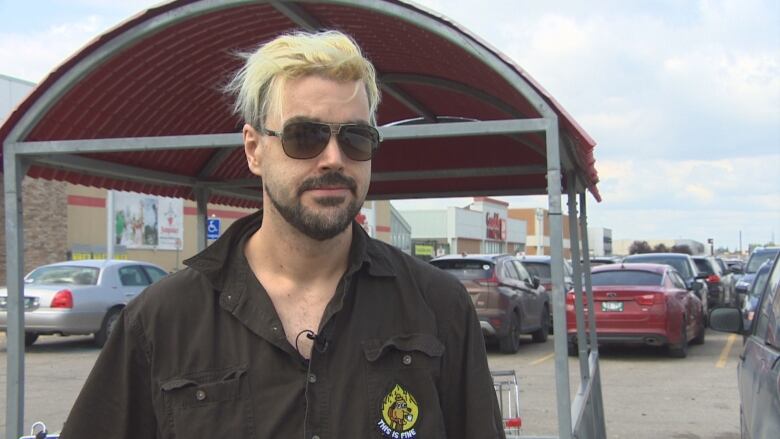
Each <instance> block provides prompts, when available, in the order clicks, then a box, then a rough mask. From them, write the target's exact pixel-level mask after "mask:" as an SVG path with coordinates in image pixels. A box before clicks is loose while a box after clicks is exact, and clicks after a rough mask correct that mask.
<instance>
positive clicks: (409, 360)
mask: <svg viewBox="0 0 780 439" xmlns="http://www.w3.org/2000/svg"><path fill="white" fill-rule="evenodd" d="M401 361H402V362H403V363H404V364H405V365H407V366H408V365H410V364H412V356H411V355H409V354H406V355H404V358H403V359H402V360H401Z"/></svg>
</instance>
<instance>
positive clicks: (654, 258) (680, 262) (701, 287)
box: [623, 253, 710, 323]
mask: <svg viewBox="0 0 780 439" xmlns="http://www.w3.org/2000/svg"><path fill="white" fill-rule="evenodd" d="M623 262H631V263H636V262H645V263H651V264H667V265H671V266H672V267H674V269H675V270H677V273H678V274H679V275H680V276H682V278H683V280H684V281H685V287H686V288H687V289H690V290H693V292H694V294H696V296H698V297H699V300H701V303H702V306H704V316H705V318H704V320H705V323H706V320H707V315H709V309H710V305H709V301H708V297H707V294H706V292H707V285H706V284H705V283H704V278H706V277H707V275H704V274H701V273H699V270H698V269H697V268H696V264H695V263H694V262H693V258H692V257H691V256H690V255H688V254H685V253H641V254H635V255H629V256H626V257H625V258H623Z"/></svg>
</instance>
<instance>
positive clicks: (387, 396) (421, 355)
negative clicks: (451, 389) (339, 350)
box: [362, 334, 445, 439]
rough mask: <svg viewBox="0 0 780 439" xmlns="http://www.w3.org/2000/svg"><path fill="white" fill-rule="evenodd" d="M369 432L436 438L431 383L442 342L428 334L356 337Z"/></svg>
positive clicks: (439, 419)
mask: <svg viewBox="0 0 780 439" xmlns="http://www.w3.org/2000/svg"><path fill="white" fill-rule="evenodd" d="M362 347H363V353H364V354H365V359H366V362H365V367H366V384H367V386H366V387H367V398H368V414H369V425H371V426H372V427H371V433H370V437H372V438H381V437H386V438H397V439H413V438H417V437H419V438H420V439H434V438H435V439H440V438H444V437H445V433H444V431H445V430H444V419H443V416H442V412H441V405H440V403H439V392H438V388H437V385H436V383H437V382H438V379H439V373H440V369H441V357H442V355H443V354H444V345H443V344H442V343H441V341H439V339H438V338H436V337H435V336H434V335H432V334H401V335H396V336H392V337H390V338H387V339H367V340H364V341H363V342H362Z"/></svg>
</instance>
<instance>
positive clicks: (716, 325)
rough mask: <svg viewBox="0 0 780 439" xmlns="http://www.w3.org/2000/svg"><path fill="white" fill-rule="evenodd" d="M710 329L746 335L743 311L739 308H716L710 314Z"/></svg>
mask: <svg viewBox="0 0 780 439" xmlns="http://www.w3.org/2000/svg"><path fill="white" fill-rule="evenodd" d="M709 322H710V328H712V329H714V330H716V331H720V332H732V333H734V334H744V333H745V327H744V321H743V320H742V311H740V310H739V309H738V308H715V309H713V310H712V312H710V319H709Z"/></svg>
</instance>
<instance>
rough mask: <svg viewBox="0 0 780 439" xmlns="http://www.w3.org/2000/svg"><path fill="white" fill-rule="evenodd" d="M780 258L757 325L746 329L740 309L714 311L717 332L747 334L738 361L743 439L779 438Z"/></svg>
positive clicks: (763, 294)
mask: <svg viewBox="0 0 780 439" xmlns="http://www.w3.org/2000/svg"><path fill="white" fill-rule="evenodd" d="M778 261H780V258H775V261H774V263H773V265H772V270H771V272H770V274H769V280H768V282H767V285H766V287H765V288H764V289H763V291H762V292H761V298H760V299H759V302H758V311H757V312H756V315H755V318H754V321H753V324H752V325H751V326H750V327H749V328H745V326H744V323H743V319H742V313H741V312H740V310H739V309H738V308H719V309H716V310H713V311H712V315H711V316H710V325H711V327H712V329H715V330H717V331H725V332H733V333H737V334H742V335H744V336H746V339H745V344H744V348H743V349H742V354H741V355H740V357H739V358H740V361H739V363H738V364H737V380H738V387H739V396H740V404H739V424H740V430H741V432H742V438H743V439H754V438H755V439H758V438H776V437H778V433H780V409H779V408H780V385H779V384H778V383H780V262H778Z"/></svg>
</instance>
